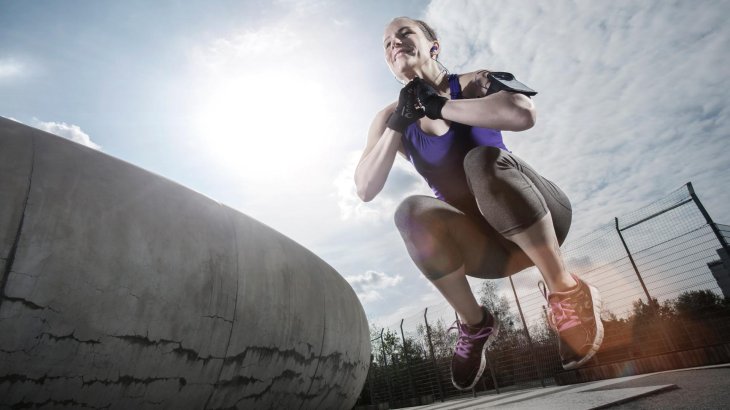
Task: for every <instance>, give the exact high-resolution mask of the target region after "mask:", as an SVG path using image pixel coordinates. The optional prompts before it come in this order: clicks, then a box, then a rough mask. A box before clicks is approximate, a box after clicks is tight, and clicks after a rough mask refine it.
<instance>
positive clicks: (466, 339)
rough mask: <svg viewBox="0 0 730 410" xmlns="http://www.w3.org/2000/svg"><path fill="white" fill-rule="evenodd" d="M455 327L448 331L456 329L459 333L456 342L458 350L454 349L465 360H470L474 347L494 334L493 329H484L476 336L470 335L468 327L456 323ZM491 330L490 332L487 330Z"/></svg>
mask: <svg viewBox="0 0 730 410" xmlns="http://www.w3.org/2000/svg"><path fill="white" fill-rule="evenodd" d="M454 323H455V326H451V327H450V328H449V330H448V332H450V331H452V330H454V329H456V330H458V331H459V339H458V340H457V341H456V349H454V353H455V354H456V355H457V356H459V357H463V358H465V359H466V358H468V357H469V354H470V353H471V350H472V347H474V345H475V344H476V342H478V341H479V340H480V339H486V338H488V337H489V336H490V335H491V334H492V329H493V328H491V327H487V328H484V329H482V330H480V331H479V332H477V333H476V334H473V335H472V334H469V332H468V331H467V330H466V329H467V325H466V324H463V323H459V322H454ZM485 329H489V330H485Z"/></svg>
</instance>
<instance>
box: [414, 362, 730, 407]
mask: <svg viewBox="0 0 730 410" xmlns="http://www.w3.org/2000/svg"><path fill="white" fill-rule="evenodd" d="M490 407H499V408H507V409H510V408H512V409H523V408H540V409H570V410H573V409H598V408H612V409H687V408H691V409H723V408H728V407H730V365H727V364H726V365H720V366H707V367H699V368H692V369H682V370H672V371H668V372H659V373H650V374H642V375H638V376H629V377H621V378H618V379H611V380H601V381H597V382H590V383H582V384H576V385H571V386H551V387H546V388H542V387H538V388H533V389H529V390H520V391H515V392H509V393H502V394H488V395H482V396H478V397H476V398H474V397H469V398H464V399H457V400H452V401H448V402H445V403H434V404H431V405H428V406H419V407H411V409H418V410H456V409H484V408H490Z"/></svg>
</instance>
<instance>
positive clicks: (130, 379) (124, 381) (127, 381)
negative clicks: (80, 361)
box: [81, 375, 188, 390]
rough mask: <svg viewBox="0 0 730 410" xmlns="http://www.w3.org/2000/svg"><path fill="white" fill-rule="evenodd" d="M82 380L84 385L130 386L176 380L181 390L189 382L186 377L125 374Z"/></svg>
mask: <svg viewBox="0 0 730 410" xmlns="http://www.w3.org/2000/svg"><path fill="white" fill-rule="evenodd" d="M81 380H82V383H81V385H82V386H91V385H93V384H101V385H104V386H110V385H114V384H121V385H124V386H129V385H132V384H144V385H150V384H152V383H154V382H159V381H169V380H174V381H177V383H178V385H179V390H182V388H183V387H185V386H186V385H187V384H188V382H187V380H186V379H185V378H184V377H147V378H144V379H140V378H139V377H134V376H127V375H125V376H119V377H117V379H116V380H112V379H90V380H85V379H84V378H83V377H82V378H81Z"/></svg>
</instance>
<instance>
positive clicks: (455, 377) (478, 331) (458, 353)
mask: <svg viewBox="0 0 730 410" xmlns="http://www.w3.org/2000/svg"><path fill="white" fill-rule="evenodd" d="M482 309H483V310H484V314H485V315H486V317H487V320H486V324H485V325H484V326H483V327H478V328H475V327H472V326H469V325H467V324H466V323H457V326H454V327H452V328H451V329H458V330H459V339H458V340H457V341H456V349H455V351H454V356H453V357H452V358H451V382H452V383H453V384H454V387H456V388H457V389H459V390H470V389H472V388H473V387H474V385H475V384H477V381H479V379H480V378H481V377H482V373H484V367H485V366H486V364H487V360H486V356H485V352H486V351H487V348H488V347H489V346H490V345H491V344H492V342H493V341H494V339H495V338H496V337H497V333H498V332H499V322H497V320H496V319H495V317H494V316H492V315H491V314H490V313H489V312H488V311H487V309H485V308H484V307H482ZM451 329H449V330H451Z"/></svg>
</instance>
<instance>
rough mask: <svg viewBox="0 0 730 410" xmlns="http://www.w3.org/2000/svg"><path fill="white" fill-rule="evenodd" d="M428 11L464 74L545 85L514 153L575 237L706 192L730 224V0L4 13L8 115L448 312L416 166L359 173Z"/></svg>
mask: <svg viewBox="0 0 730 410" xmlns="http://www.w3.org/2000/svg"><path fill="white" fill-rule="evenodd" d="M401 15H408V16H412V17H416V18H424V19H425V20H426V21H428V22H429V23H430V24H431V25H433V26H434V27H435V28H436V31H437V32H438V33H439V36H440V37H441V44H442V54H441V59H442V62H443V63H444V64H445V65H446V66H447V67H448V68H449V70H450V71H451V72H464V71H472V70H475V69H480V68H487V69H493V70H499V71H511V72H513V73H514V74H516V75H517V77H518V78H519V79H521V80H522V81H523V82H525V83H526V84H528V85H530V86H531V87H532V88H535V89H536V90H538V91H539V92H540V94H538V96H537V97H535V99H534V101H535V104H536V106H537V109H538V121H537V124H536V126H535V127H534V128H532V129H530V130H528V131H526V132H521V133H505V140H506V143H507V145H508V147H509V148H510V149H511V150H512V151H513V152H515V153H516V154H517V155H519V156H521V157H522V158H524V159H525V160H527V161H528V162H529V163H531V164H532V166H533V167H535V168H536V169H537V170H538V171H539V172H541V173H542V174H543V175H545V176H547V177H548V178H550V179H552V180H553V181H555V182H556V183H557V184H558V185H559V186H561V187H562V188H563V189H564V190H565V191H566V193H567V194H568V196H569V197H570V198H571V200H572V202H573V207H574V221H573V228H572V231H571V234H570V236H569V237H568V241H571V240H574V239H577V238H579V237H580V236H582V235H583V234H586V233H588V232H590V231H591V230H592V229H593V228H594V227H595V226H596V225H597V224H599V223H606V222H610V221H611V219H612V218H613V217H614V216H620V215H623V214H625V213H627V212H629V211H632V210H634V209H636V208H638V207H640V206H642V205H644V204H647V203H649V202H652V201H653V200H655V199H657V198H659V197H661V196H663V195H665V194H667V193H669V192H671V191H673V190H674V189H676V188H678V187H680V186H681V185H683V184H685V183H686V182H688V181H692V182H693V184H694V186H695V189H696V191H697V192H698V194H699V196H700V199H702V200H703V202H704V203H705V205H706V207H707V208H708V210H709V212H710V214H711V215H713V216H714V217H715V219H716V220H718V221H719V222H723V223H728V222H730V218H729V217H728V212H729V211H730V205H728V204H730V191H728V189H727V187H728V186H730V156H729V155H728V153H727V145H728V144H727V143H728V141H729V135H728V134H729V132H728V131H729V130H730V127H729V126H728V118H729V117H730V112H729V109H728V107H727V102H728V101H730V98H728V97H729V95H728V94H730V93H729V92H728V90H729V89H730V88H728V86H727V84H728V83H729V80H730V78H728V77H729V76H728V73H729V71H728V70H727V67H728V66H730V27H728V25H727V24H726V23H725V18H726V16H728V15H730V2H728V1H707V0H703V1H695V2H688V1H687V2H666V1H659V0H653V1H645V2H635V1H634V2H629V1H613V2H578V3H575V2H571V1H566V0H555V1H547V0H541V1H531V2H528V1H524V2H522V1H519V2H514V1H512V2H510V1H488V2H487V1H403V2H388V1H370V2H355V1H328V0H320V1H303V0H299V1H297V0H290V1H274V2H268V1H267V2H264V1H214V2H180V1H161V2H142V1H125V2H96V1H65V2H51V1H36V2H15V1H5V0H0V115H2V116H5V117H11V118H14V119H16V120H18V121H21V122H24V123H27V124H29V125H32V126H35V127H39V128H42V129H46V130H49V131H51V132H54V133H56V134H58V135H61V136H63V137H66V138H71V139H74V140H76V141H77V142H80V143H83V144H86V145H91V146H94V147H96V148H97V149H100V150H101V151H103V152H105V153H107V154H109V155H113V156H115V157H118V158H121V159H123V160H126V161H128V162H131V163H133V164H135V165H138V166H141V167H143V168H145V169H148V170H150V171H152V172H155V173H157V174H160V175H163V176H165V177H167V178H170V179H172V180H174V181H177V182H179V183H181V184H183V185H185V186H188V187H190V188H192V189H194V190H196V191H199V192H201V193H203V194H205V195H207V196H209V197H211V198H214V199H216V200H218V201H220V202H223V203H225V204H227V205H230V206H231V207H233V208H236V209H238V210H240V211H241V212H244V213H246V214H248V215H251V216H253V217H255V218H256V219H259V220H260V221H262V222H264V223H266V224H268V225H270V226H272V227H274V228H275V229H277V230H279V231H281V232H282V233H284V234H286V235H288V236H290V237H291V238H293V239H294V240H296V241H298V242H299V243H301V244H303V245H304V246H306V247H308V248H309V249H311V250H313V251H314V252H315V253H317V254H318V255H320V256H321V257H322V258H323V259H324V260H326V261H327V262H328V263H330V264H331V265H332V266H334V267H335V268H336V269H337V270H338V271H339V272H340V273H341V274H342V275H343V276H344V277H346V278H347V279H348V280H349V281H350V283H351V284H352V285H353V287H354V288H355V290H356V291H357V292H358V294H359V295H360V296H361V300H362V302H363V305H364V307H365V310H366V312H367V314H368V316H369V317H370V318H371V319H372V320H375V321H378V322H381V323H384V322H389V321H392V320H394V318H399V317H402V316H403V315H404V314H408V313H412V312H415V311H418V310H422V309H423V307H425V306H428V305H431V304H435V303H441V300H442V299H441V298H440V296H439V295H438V294H436V292H435V291H434V289H433V288H432V286H431V285H430V284H429V283H428V282H427V281H426V280H424V279H423V278H422V277H421V275H420V274H419V273H418V271H417V269H416V268H415V266H414V265H413V263H412V262H411V261H410V259H409V258H408V255H407V254H406V252H405V248H404V246H403V245H402V243H401V241H400V237H399V235H398V234H397V232H396V230H395V227H394V225H393V222H392V212H393V209H394V207H395V206H396V205H397V204H398V202H399V201H400V200H401V199H402V198H404V197H405V196H407V195H409V194H412V193H428V189H427V188H426V186H425V185H424V184H423V182H422V181H420V179H419V178H418V176H417V175H416V174H415V173H414V172H413V170H412V168H411V167H410V165H409V164H408V163H406V162H405V161H402V160H398V161H397V162H396V166H395V168H394V170H393V172H392V173H391V176H390V178H389V181H388V183H387V185H386V188H385V189H384V191H383V192H382V193H381V195H380V196H379V197H378V198H376V200H374V201H373V202H371V203H367V204H363V203H361V202H360V201H359V200H358V199H357V198H356V196H355V192H354V186H353V183H352V174H353V171H354V166H355V164H356V161H357V158H358V156H359V152H360V150H361V149H362V147H363V146H364V142H365V134H366V130H367V128H368V126H369V124H370V121H371V119H372V117H373V115H374V113H375V112H376V111H377V110H379V109H380V108H382V107H383V106H385V105H386V104H388V103H389V102H390V101H392V100H394V99H395V98H396V96H397V93H398V90H399V88H400V85H399V84H398V83H397V82H396V81H395V79H394V78H393V76H392V75H391V74H390V72H389V71H388V69H387V66H386V65H385V62H384V60H383V57H382V51H381V37H382V31H383V28H384V26H385V25H386V24H387V23H388V21H389V20H390V19H391V18H393V17H396V16H401Z"/></svg>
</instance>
